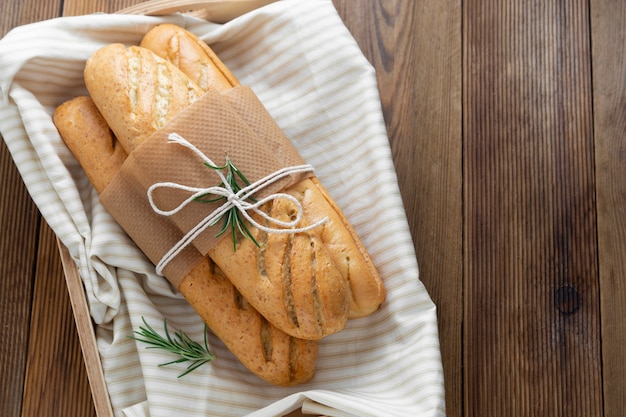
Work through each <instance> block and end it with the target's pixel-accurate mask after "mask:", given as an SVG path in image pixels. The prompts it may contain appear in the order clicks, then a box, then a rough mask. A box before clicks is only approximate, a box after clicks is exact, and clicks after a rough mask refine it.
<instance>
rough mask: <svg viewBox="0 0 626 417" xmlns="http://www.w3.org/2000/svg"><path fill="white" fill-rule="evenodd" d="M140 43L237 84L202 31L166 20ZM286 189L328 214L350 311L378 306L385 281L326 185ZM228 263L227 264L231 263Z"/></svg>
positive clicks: (327, 230)
mask: <svg viewBox="0 0 626 417" xmlns="http://www.w3.org/2000/svg"><path fill="white" fill-rule="evenodd" d="M140 46H142V47H145V48H146V49H149V50H151V51H153V52H154V53H156V54H157V55H159V56H161V57H162V58H164V59H166V60H168V61H170V62H171V63H172V64H174V65H175V66H177V67H178V68H180V69H181V70H182V71H183V72H184V73H185V74H186V75H187V76H189V77H190V78H191V79H192V80H193V81H195V82H196V84H198V85H199V86H200V87H201V88H203V89H205V90H206V88H205V87H203V86H212V87H213V88H216V89H218V90H220V91H225V90H228V89H229V88H232V87H234V86H236V85H238V81H237V80H236V78H235V77H234V75H233V74H232V73H231V72H230V71H229V70H228V69H227V67H226V66H225V65H224V64H223V63H222V61H221V60H220V59H219V58H218V57H217V55H216V54H215V53H214V52H213V50H212V49H211V48H209V47H208V46H207V44H206V43H205V42H203V41H202V40H200V39H199V38H198V37H197V36H195V35H194V34H192V33H190V32H189V31H186V30H184V29H183V28H181V27H179V26H176V25H173V24H162V25H158V26H156V27H154V28H153V29H151V30H150V31H148V33H146V35H145V36H144V38H143V40H142V41H141V44H140ZM286 192H287V193H290V194H292V195H295V196H297V197H298V199H303V202H306V204H304V208H305V218H309V219H311V218H320V217H327V218H328V219H329V221H328V223H327V224H326V225H325V227H323V228H320V229H319V230H316V231H315V232H317V234H318V236H319V237H320V238H321V242H322V243H323V245H324V246H325V247H326V248H327V249H329V250H328V253H329V255H330V256H331V259H332V261H333V263H334V266H335V267H336V268H337V269H338V270H339V272H340V273H341V275H342V277H343V279H345V280H347V281H348V282H349V290H350V311H349V317H350V318H357V317H363V316H367V315H369V314H371V313H373V312H374V311H376V310H377V309H378V308H379V306H380V304H381V303H382V301H383V300H384V298H385V288H384V285H383V282H382V280H381V279H380V277H379V275H378V272H377V271H376V269H375V267H374V265H373V263H372V260H371V258H370V256H369V254H368V253H367V250H366V249H365V248H364V246H363V244H362V243H361V240H360V239H359V237H358V236H357V234H356V232H355V231H354V228H353V227H352V225H351V224H350V223H349V222H348V221H347V219H346V217H345V216H344V215H343V213H342V212H341V210H340V209H339V207H337V205H336V204H335V202H334V201H333V199H332V198H331V197H330V195H329V194H328V192H327V191H326V189H325V188H324V187H323V185H322V184H321V183H320V182H319V181H318V180H317V178H315V177H313V178H311V179H308V180H304V181H301V182H300V183H298V184H296V185H294V186H293V187H292V188H290V189H289V190H286ZM223 256H226V257H230V254H229V253H223V254H222V255H221V256H219V257H217V256H216V258H215V259H218V258H219V259H222V257H223ZM257 257H258V254H257ZM223 267H224V268H226V267H227V265H223ZM233 272H236V271H233ZM251 273H252V271H251ZM262 282H263V278H261V277H259V278H257V282H254V283H252V284H251V287H253V288H258V289H260V290H261V291H264V289H263V285H262Z"/></svg>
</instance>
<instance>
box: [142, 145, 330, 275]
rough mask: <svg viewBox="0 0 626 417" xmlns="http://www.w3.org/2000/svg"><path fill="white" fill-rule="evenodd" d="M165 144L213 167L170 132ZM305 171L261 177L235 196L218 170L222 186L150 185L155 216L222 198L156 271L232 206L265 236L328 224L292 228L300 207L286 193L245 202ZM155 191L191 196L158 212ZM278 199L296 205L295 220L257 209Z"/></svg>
mask: <svg viewBox="0 0 626 417" xmlns="http://www.w3.org/2000/svg"><path fill="white" fill-rule="evenodd" d="M168 142H170V143H176V144H179V145H182V146H184V147H186V148H188V149H190V150H191V151H193V152H194V153H195V154H196V155H197V156H198V157H200V158H201V159H202V160H203V161H204V162H205V163H208V164H210V165H211V166H217V165H216V164H215V163H213V161H211V159H209V158H208V157H207V156H206V155H205V154H203V153H202V152H201V151H200V150H199V149H198V148H196V147H195V146H194V145H193V144H192V143H190V142H189V141H187V140H186V139H185V138H183V137H182V136H180V135H179V134H177V133H170V134H169V136H168ZM305 172H313V167H312V166H311V165H308V164H305V165H296V166H291V167H285V168H281V169H279V170H277V171H275V172H273V173H271V174H269V175H267V176H266V177H264V178H261V179H260V180H258V181H255V182H254V183H252V184H250V185H248V186H246V187H244V188H242V189H241V190H239V191H238V192H237V193H235V192H234V191H233V189H232V188H231V187H230V184H228V182H227V181H226V178H225V177H224V175H223V174H222V172H221V171H220V170H216V173H217V174H218V175H219V177H220V179H221V180H222V184H223V185H222V186H212V187H205V188H200V187H190V186H187V185H183V184H178V183H175V182H159V183H156V184H153V185H151V186H150V188H148V200H149V201H150V206H151V207H152V209H153V210H154V211H155V213H158V214H160V215H162V216H172V215H174V214H176V213H178V212H180V211H181V210H182V209H183V208H185V206H187V204H189V203H191V202H192V201H194V200H195V199H196V198H198V197H201V196H205V195H206V194H213V195H215V196H221V197H225V199H226V201H225V202H224V204H222V205H221V206H220V207H218V208H216V209H215V210H214V211H213V212H211V213H210V214H209V215H208V216H206V217H205V218H204V219H202V220H200V221H199V222H198V224H196V225H195V226H194V227H193V228H192V229H191V230H189V232H187V234H186V235H185V236H183V238H182V239H181V240H179V241H178V242H177V243H176V244H175V245H174V246H172V248H171V249H170V250H169V251H168V252H167V253H166V254H165V255H163V257H162V258H161V260H160V261H159V263H158V264H157V265H156V272H157V273H158V274H162V273H163V270H164V269H165V267H166V266H167V264H169V263H170V262H171V261H172V259H174V258H175V257H176V256H177V255H178V254H179V253H180V252H181V251H182V250H183V249H185V248H186V247H187V246H188V245H189V244H191V242H193V241H194V240H195V239H196V238H197V237H198V236H199V235H200V234H201V233H202V232H204V231H205V230H206V229H207V228H208V227H210V226H212V225H213V224H215V223H216V222H217V221H218V220H219V219H220V218H221V217H222V216H223V215H224V214H225V213H226V212H228V210H230V209H231V208H233V207H236V208H237V210H238V211H239V212H240V213H241V214H242V215H243V216H244V217H245V218H246V220H248V221H249V222H250V224H252V225H253V226H254V227H256V228H257V229H259V230H262V231H264V232H267V233H278V234H294V233H301V232H306V231H308V230H311V229H314V228H316V227H318V226H321V225H322V224H324V223H326V222H327V221H328V218H327V217H324V218H323V219H321V220H319V221H317V222H315V223H313V224H311V225H308V226H305V227H296V226H297V225H298V223H300V220H302V216H303V213H304V210H303V208H302V204H300V202H299V201H298V200H297V199H296V198H295V197H294V196H292V195H289V194H285V193H276V194H271V195H268V196H267V197H264V198H262V199H260V200H258V201H255V202H250V201H247V200H248V198H250V196H252V195H254V194H255V193H257V192H259V191H261V190H262V189H263V188H265V187H267V186H269V185H271V184H273V183H275V182H276V181H279V180H281V179H282V178H285V177H287V176H289V175H292V174H299V173H305ZM159 188H168V189H176V190H183V191H186V192H189V193H192V194H191V195H190V196H189V197H188V198H186V199H185V200H183V201H182V202H181V203H180V204H179V205H178V206H176V207H175V208H173V209H172V210H161V209H160V208H159V207H158V205H157V204H156V203H155V201H154V198H153V193H154V192H155V190H157V189H159ZM278 199H285V200H289V201H291V202H292V203H294V205H295V206H296V210H297V215H296V217H294V218H293V219H291V220H290V221H287V222H286V221H282V220H279V219H276V218H273V217H271V216H270V215H268V214H266V213H265V212H263V211H262V210H260V209H259V207H260V206H262V205H263V204H265V203H267V202H268V201H272V200H278ZM248 211H252V212H254V213H256V214H258V215H259V216H261V217H262V218H264V219H265V220H267V222H268V223H269V224H272V225H274V226H277V227H280V228H278V229H277V228H274V227H267V226H264V225H262V224H260V223H259V222H257V221H256V220H254V219H253V218H252V217H251V215H250V214H249V213H248Z"/></svg>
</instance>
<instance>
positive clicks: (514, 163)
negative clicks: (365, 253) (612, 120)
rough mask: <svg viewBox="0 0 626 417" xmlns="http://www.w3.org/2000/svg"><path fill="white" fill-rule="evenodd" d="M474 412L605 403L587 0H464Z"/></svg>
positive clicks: (468, 401)
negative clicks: (501, 0)
mask: <svg viewBox="0 0 626 417" xmlns="http://www.w3.org/2000/svg"><path fill="white" fill-rule="evenodd" d="M463 10H464V18H463V25H464V46H463V48H464V69H463V71H464V79H465V83H464V89H463V96H464V103H463V107H464V152H465V157H464V167H465V168H464V185H465V255H464V256H465V279H466V285H465V335H464V339H465V340H464V367H465V368H464V369H465V377H464V384H465V398H464V401H465V406H464V408H465V415H466V416H484V415H515V416H538V415H542V416H544V415H545V416H548V415H549V416H581V417H582V416H587V417H589V416H599V415H602V395H601V394H600V393H601V392H602V386H601V384H602V382H601V363H600V320H599V319H600V314H599V305H598V297H599V288H598V272H597V271H598V265H597V260H596V252H597V241H596V227H595V215H596V212H595V197H594V191H595V188H594V187H595V183H594V161H593V149H594V145H593V127H592V96H591V64H590V45H589V37H590V32H589V31H590V28H589V15H588V7H587V3H586V2H584V1H572V2H558V1H533V0H528V1H517V2H497V1H487V2H478V1H466V2H464V6H463Z"/></svg>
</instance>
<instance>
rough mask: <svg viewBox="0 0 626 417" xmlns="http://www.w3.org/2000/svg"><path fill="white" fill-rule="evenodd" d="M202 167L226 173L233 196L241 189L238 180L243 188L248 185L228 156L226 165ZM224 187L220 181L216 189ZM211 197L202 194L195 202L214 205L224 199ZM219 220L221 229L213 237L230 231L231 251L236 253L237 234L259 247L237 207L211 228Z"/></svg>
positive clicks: (232, 208)
mask: <svg viewBox="0 0 626 417" xmlns="http://www.w3.org/2000/svg"><path fill="white" fill-rule="evenodd" d="M204 165H206V166H207V167H209V168H211V169H213V170H215V171H226V175H225V179H226V182H227V183H228V186H229V187H230V189H231V190H232V192H233V193H235V194H236V193H238V192H239V191H241V189H242V188H243V187H242V186H241V185H239V181H240V180H241V181H242V182H243V184H244V187H245V186H248V185H250V181H248V179H247V178H246V177H245V176H244V175H243V173H242V172H241V171H239V169H237V167H236V166H235V165H234V164H233V162H232V161H231V160H230V158H229V157H228V155H226V163H225V164H224V165H222V166H215V165H211V164H209V163H207V162H205V163H204ZM224 185H225V184H224V181H222V182H220V183H219V185H218V187H224ZM211 195H212V194H210V193H207V194H203V195H201V196H199V197H196V198H195V201H198V202H200V203H215V202H218V201H221V200H225V199H226V197H224V196H219V197H216V198H209V196H211ZM250 200H251V201H254V199H253V198H250ZM220 220H223V221H222V229H221V230H220V231H219V233H218V234H216V235H215V237H216V238H217V237H220V236H222V235H223V234H224V233H226V232H227V231H229V230H230V234H231V237H232V240H233V251H235V252H236V251H237V232H239V234H241V236H243V237H244V238H248V239H250V240H251V241H252V242H254V244H255V245H256V246H257V247H258V246H259V243H258V242H257V241H256V239H255V238H254V235H252V232H251V231H250V229H248V226H247V225H246V222H245V219H244V218H243V216H242V215H241V213H240V212H239V209H238V208H237V207H231V208H230V209H229V210H228V211H227V212H226V213H224V214H223V215H222V216H221V217H220V218H219V219H217V220H216V221H215V222H214V223H212V224H211V226H213V225H214V224H215V223H217V222H218V221H220Z"/></svg>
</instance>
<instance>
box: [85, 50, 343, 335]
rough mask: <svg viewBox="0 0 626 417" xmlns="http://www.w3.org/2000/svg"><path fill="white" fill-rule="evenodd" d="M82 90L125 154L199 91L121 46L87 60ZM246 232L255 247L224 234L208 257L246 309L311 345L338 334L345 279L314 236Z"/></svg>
mask: <svg viewBox="0 0 626 417" xmlns="http://www.w3.org/2000/svg"><path fill="white" fill-rule="evenodd" d="M85 84H86V86H87V90H88V91H89V94H90V96H91V97H92V99H93V101H94V103H95V104H96V106H97V107H98V109H99V110H100V112H101V113H102V115H103V117H104V118H105V120H107V122H108V124H109V126H110V127H111V129H112V130H113V132H114V134H115V135H116V137H117V138H118V140H119V141H120V142H121V143H122V145H123V147H124V149H125V150H126V151H127V152H128V153H129V154H130V153H131V152H133V150H135V149H137V147H138V146H139V145H140V144H142V143H143V142H144V141H145V140H146V139H147V138H148V137H149V136H150V135H151V134H153V133H154V132H156V131H157V130H159V129H160V128H162V127H163V126H164V124H165V123H167V121H169V120H171V119H172V118H173V117H174V116H176V115H177V114H178V113H180V111H181V110H182V108H185V107H187V106H189V105H190V104H191V103H193V102H194V101H195V100H197V98H198V97H199V96H200V95H201V94H202V93H203V92H202V90H201V89H199V87H197V85H196V84H195V83H193V82H192V81H191V80H190V79H189V78H188V77H187V76H186V75H185V74H184V73H182V71H180V70H179V69H178V68H177V67H175V66H174V65H173V64H171V63H170V62H168V61H166V60H164V59H162V58H160V57H158V56H157V55H156V54H154V53H152V52H150V51H149V50H148V49H146V48H142V47H139V46H130V47H126V46H124V45H121V44H111V45H108V46H105V47H103V48H101V49H100V50H98V51H96V52H95V53H94V54H93V55H92V56H91V57H90V58H89V60H88V61H87V63H86V65H85ZM287 192H288V191H287ZM293 210H294V208H293V203H290V202H285V201H283V200H280V201H279V202H278V203H277V207H276V208H274V209H271V212H272V216H273V217H275V218H279V219H282V220H289V218H290V216H291V214H292V212H293ZM251 229H252V233H254V234H255V235H256V236H255V237H256V238H257V242H260V243H261V246H260V247H257V246H256V245H255V244H254V242H252V241H251V240H249V239H241V240H240V241H239V242H237V249H236V251H234V250H233V242H232V237H231V236H230V235H227V236H224V238H223V239H221V240H220V241H219V243H218V244H217V245H216V246H215V247H214V249H213V250H212V251H211V252H210V253H209V256H210V257H211V258H212V259H213V261H214V262H215V263H216V264H217V265H218V266H219V267H220V268H221V269H222V271H223V272H224V274H225V275H226V276H227V277H228V278H229V279H230V280H231V281H232V283H233V284H234V285H235V287H237V289H238V290H239V291H240V292H241V293H242V294H243V296H244V297H245V298H246V299H247V300H248V301H249V302H250V304H252V305H253V306H254V307H255V308H256V309H257V310H258V311H259V313H261V314H262V315H263V316H264V317H265V318H266V319H267V320H268V321H270V322H271V323H272V324H273V325H275V326H276V327H278V328H279V329H281V330H282V331H284V332H285V333H287V334H289V335H291V336H294V337H297V338H301V339H310V340H316V339H320V338H322V337H324V336H326V335H328V334H332V333H335V332H337V331H339V330H341V329H343V328H344V327H345V324H346V322H347V319H348V314H349V310H348V309H349V302H348V300H349V298H348V297H349V287H348V281H347V279H346V277H343V276H342V275H341V273H340V272H339V271H338V269H337V268H336V267H335V266H334V263H333V262H332V260H331V256H330V254H329V253H328V250H327V249H326V247H325V246H324V245H323V244H322V242H321V241H320V239H319V236H318V234H317V232H315V231H311V232H307V233H297V234H291V235H284V234H272V233H270V234H267V237H265V236H262V235H261V233H260V232H259V231H258V230H256V229H254V228H251ZM267 249H269V250H270V254H265V252H266V250H267ZM260 257H262V259H263V262H261V261H260V259H259V258H260ZM260 265H261V266H260Z"/></svg>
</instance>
